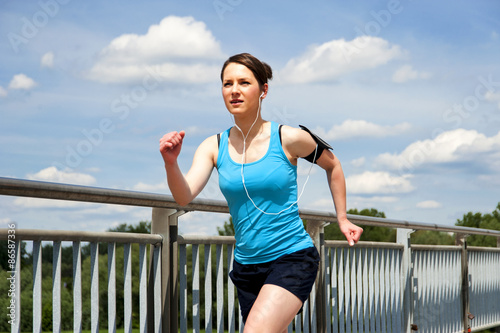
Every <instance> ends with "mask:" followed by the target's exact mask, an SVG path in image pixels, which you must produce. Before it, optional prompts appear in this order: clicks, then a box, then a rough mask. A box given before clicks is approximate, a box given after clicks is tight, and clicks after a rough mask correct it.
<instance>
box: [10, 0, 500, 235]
mask: <svg viewBox="0 0 500 333" xmlns="http://www.w3.org/2000/svg"><path fill="white" fill-rule="evenodd" d="M0 36H1V38H0V52H1V55H2V66H1V67H0V113H1V118H0V119H1V120H0V143H1V145H0V176H2V177H13V178H21V179H34V180H43V181H51V182H63V183H70V184H83V185H89V186H96V187H107V188H117V189H129V190H138V191H146V192H156V193H169V190H168V187H167V186H166V181H165V174H164V169H163V164H162V159H161V156H160V154H159V152H158V140H159V138H160V137H161V136H162V135H163V134H164V133H166V132H169V131H172V130H181V129H184V130H186V133H187V134H186V138H185V144H184V147H183V151H182V153H181V157H180V159H179V162H180V165H181V167H182V169H183V170H184V171H185V172H187V170H188V169H189V166H190V164H191V158H192V155H193V153H194V150H195V149H196V147H197V146H198V144H199V143H201V141H203V140H204V139H205V138H206V137H207V136H209V135H212V134H215V133H217V132H221V131H223V130H225V129H227V128H228V127H230V126H231V118H230V117H229V116H228V113H227V110H226V109H225V107H224V103H223V101H222V98H221V91H220V80H219V73H220V68H221V66H222V63H223V62H224V60H225V59H226V58H227V57H228V56H230V55H232V54H235V53H240V52H250V53H252V54H254V55H255V56H257V57H259V58H260V59H261V60H263V61H265V62H267V63H268V64H269V65H271V67H272V68H273V71H274V79H273V81H271V85H270V92H269V95H268V97H267V98H266V100H265V101H264V103H263V116H264V118H266V119H268V120H273V121H277V122H280V123H284V124H287V125H291V126H298V125H299V124H303V125H306V126H307V127H309V128H311V129H313V130H315V131H316V132H317V133H319V134H321V136H322V137H323V138H325V139H326V140H327V141H329V142H330V144H331V145H332V146H333V147H334V148H335V153H336V155H337V156H338V157H339V159H340V161H341V162H342V165H343V168H344V172H345V175H346V179H347V189H348V195H347V203H348V208H357V209H363V208H376V209H378V210H379V211H383V212H385V213H386V216H387V217H390V218H394V219H404V220H410V221H419V222H429V223H437V224H444V225H453V224H454V223H455V222H456V220H457V219H458V218H461V217H462V216H463V214H464V213H467V212H469V211H473V212H482V213H488V212H491V211H492V210H493V209H494V208H495V207H496V205H497V203H498V202H499V201H500V191H499V188H500V66H499V61H498V59H499V58H500V4H498V2H496V1H474V2H471V1H392V0H391V1H360V2H355V3H353V2H332V1H316V2H314V3H310V2H305V1H301V2H290V1H286V2H285V1H272V2H264V1H248V0H231V1H230V0H215V1H212V0H210V1H177V2H172V1H143V2H136V1H107V2H101V1H85V2H82V1H74V0H73V1H69V0H40V1H23V2H22V3H21V2H18V1H12V0H7V1H2V2H1V4H0ZM307 170H308V165H307V162H301V164H299V185H302V184H303V183H304V181H305V178H306V176H307V175H306V174H307ZM200 197H201V198H216V199H221V200H222V199H223V197H222V195H221V194H220V192H219V190H218V188H217V175H216V173H215V172H214V175H213V177H212V179H211V181H210V182H209V184H208V186H207V189H206V190H205V191H204V192H202V194H201V195H200ZM300 207H301V208H304V209H313V210H319V211H330V210H332V209H333V204H332V200H331V197H330V194H329V193H328V188H327V186H326V178H325V176H324V174H323V172H322V171H321V170H320V169H319V168H317V167H316V168H313V171H312V174H311V178H310V180H309V183H308V184H307V187H306V189H305V192H304V196H303V197H302V199H301V202H300ZM0 208H1V216H0V224H5V223H7V222H12V221H14V222H17V223H18V225H19V227H20V228H47V229H67V230H105V229H108V228H110V227H113V226H116V225H117V224H119V223H136V222H138V221H140V220H146V219H150V216H151V212H150V210H149V209H146V208H130V207H121V206H109V205H96V204H79V203H72V202H57V201H56V202H54V201H48V200H38V199H26V198H14V197H2V198H0ZM226 219H227V216H223V215H222V216H219V215H209V214H187V215H185V216H183V217H182V223H181V227H180V231H181V232H183V233H193V232H201V233H205V234H215V233H216V226H220V225H222V223H223V221H225V220H226Z"/></svg>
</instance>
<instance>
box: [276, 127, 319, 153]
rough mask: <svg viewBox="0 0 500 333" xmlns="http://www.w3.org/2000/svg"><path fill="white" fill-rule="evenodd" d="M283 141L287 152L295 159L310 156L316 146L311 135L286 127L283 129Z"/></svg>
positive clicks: (298, 129)
mask: <svg viewBox="0 0 500 333" xmlns="http://www.w3.org/2000/svg"><path fill="white" fill-rule="evenodd" d="M281 140H282V141H281V142H282V145H283V148H284V149H285V152H286V153H287V154H289V155H290V156H292V157H294V158H297V157H303V156H307V155H309V154H310V153H311V151H313V150H314V147H315V146H316V144H315V142H314V139H313V138H312V137H311V135H309V133H307V132H306V131H304V130H302V129H300V128H296V127H291V126H286V125H283V127H282V128H281Z"/></svg>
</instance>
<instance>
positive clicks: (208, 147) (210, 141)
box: [195, 134, 219, 165]
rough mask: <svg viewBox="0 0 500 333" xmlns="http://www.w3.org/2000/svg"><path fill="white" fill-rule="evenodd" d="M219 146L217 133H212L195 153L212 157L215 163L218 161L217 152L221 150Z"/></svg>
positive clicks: (203, 156) (208, 157) (204, 156)
mask: <svg viewBox="0 0 500 333" xmlns="http://www.w3.org/2000/svg"><path fill="white" fill-rule="evenodd" d="M218 146H219V144H218V140H217V134H214V135H211V136H209V137H208V138H206V139H205V140H204V141H203V142H202V143H201V144H200V145H199V146H198V149H197V150H196V154H195V155H196V156H199V157H202V158H207V159H210V160H212V161H213V163H214V165H215V164H216V162H217V154H218V152H219V147H218Z"/></svg>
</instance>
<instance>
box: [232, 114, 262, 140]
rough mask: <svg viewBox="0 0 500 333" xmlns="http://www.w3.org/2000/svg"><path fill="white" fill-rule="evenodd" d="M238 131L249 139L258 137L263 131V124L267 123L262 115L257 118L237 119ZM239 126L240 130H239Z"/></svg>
mask: <svg viewBox="0 0 500 333" xmlns="http://www.w3.org/2000/svg"><path fill="white" fill-rule="evenodd" d="M234 121H235V125H236V131H235V132H236V133H237V134H238V135H239V136H242V139H243V138H246V139H247V140H250V139H251V138H254V137H256V136H257V135H258V134H259V133H260V132H262V128H263V125H264V124H265V123H266V121H265V120H264V119H262V118H261V117H260V116H259V117H258V118H257V119H255V118H254V119H250V120H248V119H245V120H243V119H235V120H234ZM238 128H239V130H238Z"/></svg>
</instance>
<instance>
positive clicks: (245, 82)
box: [224, 81, 250, 87]
mask: <svg viewBox="0 0 500 333" xmlns="http://www.w3.org/2000/svg"><path fill="white" fill-rule="evenodd" d="M232 85H233V84H232V83H231V82H227V83H224V87H231V86H232ZM248 85H250V82H247V81H243V82H241V83H240V86H248Z"/></svg>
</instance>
